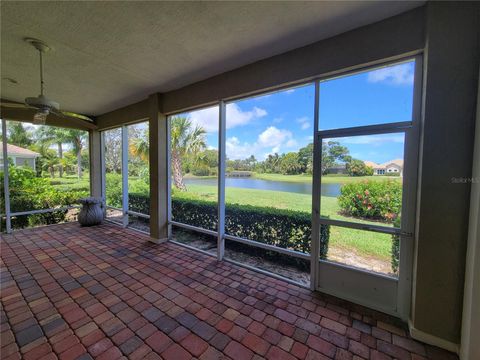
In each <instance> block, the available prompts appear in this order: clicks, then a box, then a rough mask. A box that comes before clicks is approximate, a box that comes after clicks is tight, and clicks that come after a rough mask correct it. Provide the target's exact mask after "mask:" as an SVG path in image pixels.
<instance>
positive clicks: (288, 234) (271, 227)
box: [129, 193, 330, 259]
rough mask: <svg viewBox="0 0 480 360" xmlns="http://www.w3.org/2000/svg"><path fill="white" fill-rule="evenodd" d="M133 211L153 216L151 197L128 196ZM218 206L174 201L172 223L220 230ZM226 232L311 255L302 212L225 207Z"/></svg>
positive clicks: (324, 245) (324, 232)
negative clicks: (218, 226) (151, 212)
mask: <svg viewBox="0 0 480 360" xmlns="http://www.w3.org/2000/svg"><path fill="white" fill-rule="evenodd" d="M129 199H130V208H131V210H133V211H137V212H140V213H143V214H149V213H150V198H149V197H148V196H145V195H143V194H133V193H132V194H129ZM217 211H218V210H217V204H216V203H215V202H212V201H205V200H198V199H185V198H181V197H177V198H175V199H174V198H172V217H173V220H175V221H177V222H180V223H184V224H188V225H193V226H197V227H201V228H204V229H209V230H213V231H216V230H217V218H218V214H217ZM225 213H226V216H225V232H226V233H227V234H230V235H233V236H237V237H241V238H245V239H255V240H256V241H259V242H262V243H265V244H269V245H274V246H277V247H281V248H284V249H290V250H295V251H300V252H304V253H309V252H310V242H311V214H309V213H305V212H299V211H291V210H283V209H274V208H269V207H258V206H251V205H238V204H226V206H225ZM329 237H330V227H329V226H328V225H322V227H321V240H322V241H321V249H320V257H321V258H322V259H325V258H326V256H327V252H328V241H329Z"/></svg>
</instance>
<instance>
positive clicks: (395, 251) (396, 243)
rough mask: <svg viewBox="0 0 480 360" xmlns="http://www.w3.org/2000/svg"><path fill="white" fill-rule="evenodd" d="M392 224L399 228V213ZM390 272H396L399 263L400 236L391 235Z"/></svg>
mask: <svg viewBox="0 0 480 360" xmlns="http://www.w3.org/2000/svg"><path fill="white" fill-rule="evenodd" d="M393 226H394V227H396V228H400V226H401V217H400V215H399V216H397V217H396V218H395V220H394V221H393ZM391 263H392V272H393V273H394V274H398V266H399V263H400V236H398V235H392V261H391Z"/></svg>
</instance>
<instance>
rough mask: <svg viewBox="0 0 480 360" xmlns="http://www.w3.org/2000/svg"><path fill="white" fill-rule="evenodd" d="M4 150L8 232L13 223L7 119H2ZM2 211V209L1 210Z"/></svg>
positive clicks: (4, 187)
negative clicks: (9, 183) (9, 185)
mask: <svg viewBox="0 0 480 360" xmlns="http://www.w3.org/2000/svg"><path fill="white" fill-rule="evenodd" d="M2 152H3V191H4V194H3V195H4V196H5V198H4V199H5V217H6V232H7V234H10V233H11V232H12V224H11V217H10V189H9V187H8V180H9V176H8V151H7V120H5V119H3V120H2ZM0 211H1V210H0Z"/></svg>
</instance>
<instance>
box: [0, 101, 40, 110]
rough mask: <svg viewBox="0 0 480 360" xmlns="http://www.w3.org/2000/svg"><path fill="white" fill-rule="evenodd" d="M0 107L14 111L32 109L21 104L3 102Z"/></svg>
mask: <svg viewBox="0 0 480 360" xmlns="http://www.w3.org/2000/svg"><path fill="white" fill-rule="evenodd" d="M0 105H1V106H3V107H6V108H14V109H32V107H30V106H28V105H26V104H22V103H14V102H4V101H2V102H1V103H0Z"/></svg>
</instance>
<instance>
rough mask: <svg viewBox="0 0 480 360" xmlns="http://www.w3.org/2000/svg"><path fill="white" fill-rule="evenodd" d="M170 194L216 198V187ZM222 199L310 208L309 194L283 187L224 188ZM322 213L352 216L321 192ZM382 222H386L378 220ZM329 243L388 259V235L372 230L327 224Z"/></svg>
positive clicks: (241, 202)
mask: <svg viewBox="0 0 480 360" xmlns="http://www.w3.org/2000/svg"><path fill="white" fill-rule="evenodd" d="M172 196H179V197H182V198H191V197H194V198H196V199H198V198H200V199H204V200H210V201H217V188H216V187H215V186H208V185H189V186H188V191H187V192H186V193H178V192H176V193H175V194H173V195H172ZM225 201H226V202H227V203H231V204H240V205H254V206H271V207H275V208H279V209H289V210H296V211H305V212H308V213H310V212H311V206H312V205H311V201H312V200H311V195H308V194H297V193H290V192H283V191H265V190H256V189H244V188H232V187H227V188H226V189H225ZM321 210H322V211H321V212H322V215H324V216H328V217H330V218H331V219H337V220H350V221H351V220H352V219H351V218H348V217H345V216H342V215H341V214H339V211H340V208H339V206H338V203H337V199H336V198H334V197H327V196H322V199H321ZM354 221H356V222H361V223H365V224H377V225H378V222H372V221H365V220H360V219H355V220H354ZM382 225H386V224H382ZM330 246H332V247H337V248H342V249H344V250H345V251H346V252H348V251H353V252H355V253H357V254H359V255H362V256H367V257H369V256H370V257H374V258H376V259H378V260H385V261H389V259H390V254H391V237H390V236H389V235H384V234H380V233H375V232H367V231H361V230H354V229H347V228H340V227H331V235H330Z"/></svg>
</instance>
